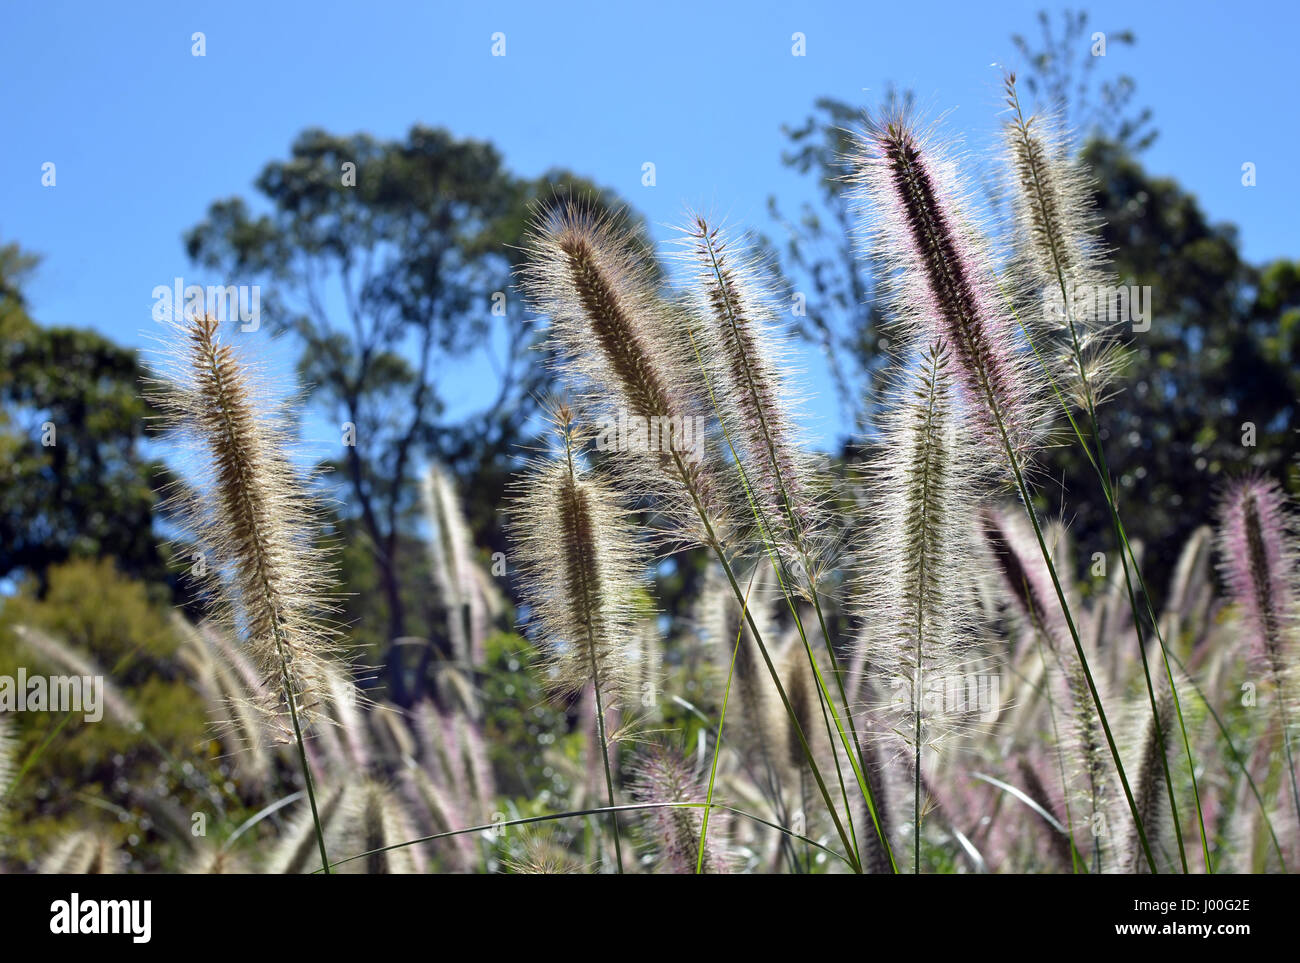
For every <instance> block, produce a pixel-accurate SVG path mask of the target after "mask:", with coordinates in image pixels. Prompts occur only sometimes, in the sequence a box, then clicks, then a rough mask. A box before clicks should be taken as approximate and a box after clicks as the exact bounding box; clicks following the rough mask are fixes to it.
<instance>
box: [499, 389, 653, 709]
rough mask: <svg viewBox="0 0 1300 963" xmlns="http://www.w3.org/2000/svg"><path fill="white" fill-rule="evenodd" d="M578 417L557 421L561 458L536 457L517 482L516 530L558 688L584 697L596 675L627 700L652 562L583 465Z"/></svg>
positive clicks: (526, 587) (525, 587)
mask: <svg viewBox="0 0 1300 963" xmlns="http://www.w3.org/2000/svg"><path fill="white" fill-rule="evenodd" d="M570 419H571V416H570V414H569V412H568V410H567V409H563V412H562V414H561V416H560V417H559V418H558V419H557V431H558V433H559V434H560V436H561V438H562V443H561V449H562V453H561V454H560V456H559V457H558V458H555V459H536V460H534V461H532V462H531V463H530V464H529V465H528V467H527V469H526V471H525V472H524V474H523V476H522V477H521V478H520V480H519V481H518V482H517V483H516V486H515V497H514V501H513V504H512V506H511V511H510V515H511V518H510V532H511V534H512V536H513V538H514V541H515V545H516V548H517V552H518V556H519V559H520V569H521V575H522V588H521V590H522V595H523V597H524V600H525V603H526V604H527V606H528V608H529V611H530V618H531V621H532V623H533V625H534V626H535V628H536V633H537V636H538V638H539V640H540V641H541V643H542V644H543V646H544V649H545V651H546V654H547V661H548V671H547V675H548V679H549V683H550V685H551V687H552V688H553V689H554V690H555V691H557V692H558V693H560V694H562V695H565V696H568V697H576V696H577V695H579V694H580V693H581V692H582V691H583V690H584V689H586V688H587V686H589V685H591V684H592V682H593V679H594V680H596V681H597V682H598V684H599V686H600V689H601V692H602V694H604V695H606V696H607V697H609V698H613V699H618V698H621V697H622V696H623V695H624V693H625V692H626V690H627V689H628V687H629V685H632V684H634V683H635V676H636V666H635V665H634V664H633V661H632V660H631V659H630V658H629V652H630V645H629V643H630V639H631V637H632V633H633V631H634V630H635V626H636V623H637V620H638V619H639V618H640V617H641V616H642V615H643V612H642V606H641V605H640V601H641V600H642V599H643V598H644V588H645V584H646V576H645V572H646V562H647V560H646V558H645V556H644V555H643V553H642V550H641V546H640V544H639V542H638V537H637V529H636V527H635V525H634V524H633V521H632V519H631V518H630V517H629V514H628V512H627V510H626V509H625V508H624V507H623V504H622V503H621V501H620V499H619V497H618V495H617V494H616V493H615V490H614V488H613V486H612V485H611V484H610V483H609V481H608V480H607V479H605V478H604V477H603V476H602V475H601V474H600V473H598V472H596V471H594V470H591V469H589V468H588V467H586V466H585V465H584V464H583V463H582V457H581V452H580V451H578V450H575V447H574V436H573V424H572V421H571V420H570Z"/></svg>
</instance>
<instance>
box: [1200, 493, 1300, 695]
mask: <svg viewBox="0 0 1300 963" xmlns="http://www.w3.org/2000/svg"><path fill="white" fill-rule="evenodd" d="M1294 528H1295V525H1294V521H1293V519H1292V518H1291V514H1290V511H1289V509H1288V505H1287V501H1286V496H1285V495H1284V494H1283V492H1282V489H1281V488H1280V487H1279V486H1278V484H1277V483H1276V482H1274V481H1272V480H1271V479H1265V478H1250V479H1246V480H1244V481H1241V482H1238V483H1237V484H1235V485H1234V486H1233V487H1232V488H1231V489H1230V490H1229V491H1228V493H1227V495H1226V497H1225V498H1224V499H1223V502H1222V504H1221V506H1220V509H1219V533H1218V534H1219V539H1218V540H1219V555H1220V566H1221V568H1222V572H1223V578H1224V581H1225V583H1226V584H1227V586H1228V590H1229V591H1230V593H1231V595H1232V599H1233V601H1235V602H1236V603H1237V605H1238V607H1239V608H1240V610H1241V616H1242V624H1243V626H1244V628H1245V630H1246V631H1245V636H1246V638H1247V639H1248V640H1249V642H1250V647H1251V650H1252V652H1253V653H1254V655H1255V657H1256V660H1257V661H1258V663H1259V664H1261V665H1262V666H1263V667H1264V668H1266V669H1267V670H1268V672H1269V673H1270V674H1271V675H1272V677H1273V679H1274V681H1276V682H1279V683H1280V682H1281V681H1282V679H1283V678H1284V676H1285V673H1286V671H1287V669H1288V667H1289V666H1290V665H1291V664H1292V661H1293V660H1294V658H1295V654H1296V651H1295V645H1296V631H1297V617H1298V616H1300V604H1297V583H1296V571H1297V567H1296V549H1295V544H1294V540H1295V533H1294Z"/></svg>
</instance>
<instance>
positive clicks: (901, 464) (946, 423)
mask: <svg viewBox="0 0 1300 963" xmlns="http://www.w3.org/2000/svg"><path fill="white" fill-rule="evenodd" d="M950 360H951V355H950V352H949V351H948V349H947V347H946V346H945V345H943V344H938V343H936V344H933V345H931V346H930V347H929V349H928V350H927V351H925V352H924V354H923V355H922V356H921V357H920V358H919V359H917V361H916V363H915V364H914V365H912V366H911V367H910V368H909V369H907V370H905V371H904V372H901V373H899V374H898V375H896V378H897V379H898V383H897V384H896V385H895V386H894V391H893V393H892V398H891V402H890V404H889V406H888V407H887V408H886V414H885V423H884V426H883V427H884V433H883V439H882V442H883V443H882V445H881V447H880V450H879V452H878V454H877V457H876V458H875V460H874V462H873V465H872V475H873V478H874V485H873V486H872V487H873V490H874V491H875V492H876V493H877V499H876V503H875V504H876V506H877V507H878V513H877V515H876V518H875V521H874V525H873V528H872V531H871V533H870V537H869V540H868V545H869V549H868V551H867V553H866V554H865V556H864V558H863V561H862V569H863V571H862V575H861V580H862V585H863V588H864V596H865V598H867V599H868V600H869V604H868V607H867V612H866V615H867V624H868V625H869V626H870V630H869V632H868V635H867V639H868V645H869V649H868V652H867V653H866V657H867V659H868V661H869V662H871V663H872V664H873V665H874V666H875V667H876V668H877V669H878V670H879V672H880V674H881V680H882V684H884V685H886V686H887V687H888V688H889V689H890V698H889V705H890V706H892V707H893V708H895V709H896V710H897V711H898V713H899V714H900V718H898V719H896V720H894V727H896V728H897V730H898V731H899V732H900V733H903V734H905V738H904V742H905V743H906V744H908V745H909V746H910V747H911V748H912V749H913V750H915V749H916V747H917V745H918V744H919V745H923V746H934V745H936V744H937V742H938V741H939V740H940V739H941V738H942V736H943V735H944V734H946V733H947V732H948V731H950V730H951V728H952V727H953V726H954V725H956V723H957V716H956V715H954V714H953V713H952V712H950V711H948V710H949V709H950V708H951V707H941V709H940V711H938V712H936V711H935V709H934V703H935V702H936V701H941V700H936V699H933V698H927V696H926V694H927V693H934V692H936V691H937V692H943V691H946V687H947V685H948V683H950V682H953V681H954V680H956V679H957V678H958V677H959V675H960V674H961V673H963V672H968V671H970V666H969V665H968V664H967V663H968V659H969V655H970V652H971V647H970V641H971V638H972V636H973V635H974V630H975V626H974V624H973V621H972V619H971V616H970V613H971V611H972V610H973V605H972V604H971V602H972V599H973V598H974V594H975V580H974V577H973V575H972V573H973V572H974V571H975V565H974V554H975V553H974V549H975V541H974V534H975V533H974V530H973V529H972V520H973V519H974V518H975V517H976V514H977V513H976V488H975V480H976V479H977V478H978V477H979V475H980V467H979V465H978V464H977V461H976V457H975V452H974V450H973V447H972V446H971V444H970V442H969V440H968V438H967V436H966V435H965V434H964V433H963V432H961V431H960V430H959V429H958V425H957V422H956V420H955V410H954V398H953V388H952V384H951V381H950V376H949V370H950ZM900 695H901V698H900ZM958 708H959V709H960V707H958ZM918 714H919V715H920V717H921V718H920V719H919V720H918V719H917V718H916V717H917V716H918ZM918 727H920V729H921V731H920V732H917V731H916V730H917V728H918Z"/></svg>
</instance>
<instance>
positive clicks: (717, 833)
mask: <svg viewBox="0 0 1300 963" xmlns="http://www.w3.org/2000/svg"><path fill="white" fill-rule="evenodd" d="M631 791H632V798H633V799H635V800H636V801H637V802H639V803H685V802H692V803H699V802H704V800H705V796H706V793H705V787H704V785H703V779H702V778H701V777H700V775H699V774H697V773H696V772H695V771H694V770H693V769H692V768H691V766H690V765H689V764H688V763H687V762H686V760H684V759H683V758H682V757H681V755H680V754H679V753H677V752H674V751H672V750H670V749H668V748H666V747H664V746H659V745H654V746H651V747H650V748H649V749H647V750H646V751H645V752H643V753H642V754H641V756H640V757H639V759H638V760H637V763H636V767H635V772H634V775H633V779H632V784H631ZM643 822H644V825H645V827H646V830H647V832H648V835H649V836H650V841H651V843H652V845H653V846H654V856H655V864H656V868H657V869H658V870H659V871H660V872H664V873H678V874H687V873H694V872H695V869H696V862H697V860H698V858H699V847H700V832H701V830H702V828H703V824H704V810H703V809H701V808H698V807H687V806H658V807H656V808H654V809H648V810H646V811H645V815H644V817H643ZM726 832H727V822H726V819H725V818H724V817H723V815H722V814H721V813H714V814H713V815H712V816H710V818H709V836H708V839H706V840H705V842H704V865H703V866H702V867H701V868H702V870H703V872H705V873H725V872H727V870H728V859H727V855H726V853H725V850H724V847H723V844H721V843H719V842H718V840H720V839H722V838H723V837H725V835H726Z"/></svg>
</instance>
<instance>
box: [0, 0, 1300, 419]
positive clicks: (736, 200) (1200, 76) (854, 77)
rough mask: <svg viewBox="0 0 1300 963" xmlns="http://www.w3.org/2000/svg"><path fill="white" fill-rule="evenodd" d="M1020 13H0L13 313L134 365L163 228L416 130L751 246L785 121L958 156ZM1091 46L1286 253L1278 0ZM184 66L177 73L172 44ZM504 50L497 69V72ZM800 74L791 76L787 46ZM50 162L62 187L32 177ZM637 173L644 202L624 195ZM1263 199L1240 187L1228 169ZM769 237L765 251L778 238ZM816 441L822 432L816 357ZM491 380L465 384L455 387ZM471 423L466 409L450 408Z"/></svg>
mask: <svg viewBox="0 0 1300 963" xmlns="http://www.w3.org/2000/svg"><path fill="white" fill-rule="evenodd" d="M1039 5H1040V4H1039V3H1038V2H1020V3H991V2H981V3H943V4H938V3H924V2H917V0H911V2H908V3H904V4H883V3H876V2H865V0H855V2H845V3H836V4H815V3H794V2H786V3H761V2H746V3H726V4H722V3H705V2H700V0H695V2H684V3H678V2H663V3H645V4H643V3H611V2H605V3H584V4H577V3H562V2H553V3H544V2H536V0H533V2H526V3H484V2H476V3H466V4H451V3H445V2H438V3H430V2H424V3H417V2H400V3H399V2H391V3H389V2H370V3H357V2H350V3H325V2H315V3H287V2H285V3H282V2H266V0H263V2H259V3H245V2H222V3H210V2H201V3H191V2H187V3H183V4H181V3H174V2H158V3H132V4H97V3H88V2H87V3H57V2H42V3H31V4H21V5H20V4H17V3H13V2H8V3H4V4H3V7H2V8H0V9H2V11H3V12H0V64H3V65H4V77H5V81H4V83H5V85H6V89H5V90H4V96H3V97H2V98H0V242H8V241H12V240H16V241H18V242H20V243H21V244H22V245H23V246H24V247H25V248H27V249H30V250H33V251H35V252H38V253H40V254H42V255H44V258H45V260H44V264H43V265H42V268H41V270H40V273H39V275H38V276H37V277H36V279H35V282H34V284H33V285H32V286H31V288H30V291H29V296H30V299H31V302H32V311H33V314H34V316H35V317H36V318H37V319H38V320H41V321H43V322H45V323H51V324H84V325H93V326H94V327H96V328H99V329H101V330H102V331H104V332H106V333H108V334H109V335H111V336H112V337H114V338H115V339H117V340H119V341H122V342H125V343H130V344H141V343H143V340H144V337H145V335H146V334H147V333H148V330H149V328H150V320H149V311H150V307H151V305H152V301H151V294H150V293H151V291H152V289H153V288H154V286H155V285H158V284H168V283H170V279H171V278H172V277H173V276H175V275H185V276H188V277H191V278H192V279H194V280H197V281H200V282H201V283H215V281H216V280H217V279H214V278H200V277H196V275H197V272H192V271H189V270H188V268H189V265H188V264H187V262H186V259H185V256H184V253H183V251H182V248H181V243H180V237H181V233H182V232H183V231H184V230H186V229H187V228H189V227H191V226H192V225H193V224H195V223H196V222H197V221H199V220H200V219H201V218H202V216H203V213H204V211H205V209H206V207H207V205H208V204H209V203H210V202H211V201H213V200H215V199H217V198H221V197H226V196H229V195H234V194H243V195H246V196H248V195H250V194H251V182H252V180H253V179H254V177H255V176H256V174H257V173H258V171H259V170H260V169H261V167H262V165H263V164H264V163H266V162H267V161H268V160H270V159H272V158H279V157H283V156H285V155H286V153H287V149H288V146H289V144H290V142H291V140H292V139H293V138H294V136H295V134H297V133H298V132H299V131H300V130H302V129H303V128H304V127H307V126H313V125H314V126H321V127H324V128H326V129H328V130H330V131H333V132H337V133H351V132H353V131H358V130H366V131H370V132H373V133H375V134H377V135H380V136H385V137H400V136H402V135H403V134H404V133H405V131H406V130H407V128H408V127H410V125H411V124H412V123H415V122H420V123H424V124H429V125H441V126H445V127H447V128H449V129H450V130H451V131H452V132H454V133H455V134H458V135H461V136H474V137H480V138H486V139H490V140H492V141H493V142H494V143H496V144H497V145H498V147H499V148H500V149H501V150H502V152H503V153H504V155H505V158H506V161H507V163H508V165H509V166H510V167H511V168H512V169H513V170H515V171H516V172H517V173H520V174H525V175H534V174H539V173H541V172H542V171H544V170H545V169H547V168H548V167H551V166H556V165H562V166H566V167H569V168H571V169H573V170H575V171H577V172H579V173H582V174H586V175H588V176H590V177H592V178H594V179H596V180H597V181H599V182H602V183H604V184H607V185H608V186H610V187H612V188H614V189H615V190H617V191H619V192H620V193H621V194H622V195H623V196H625V197H626V198H628V199H629V200H630V201H631V202H632V203H633V204H634V205H636V206H637V207H638V208H639V209H640V210H642V211H643V212H644V213H645V214H646V215H647V217H648V218H649V219H650V221H651V222H652V223H653V224H655V225H659V227H657V230H658V233H659V234H660V236H661V237H667V236H668V234H669V231H668V229H667V225H670V224H671V223H673V222H674V221H675V220H676V219H677V218H678V216H679V215H680V213H681V210H682V205H683V204H684V203H687V202H689V203H691V204H696V205H701V206H704V207H705V208H707V209H711V210H714V211H716V212H718V213H722V214H725V215H727V217H728V219H729V220H730V221H731V222H733V223H736V224H749V225H753V226H755V227H757V228H759V229H763V230H769V231H770V230H771V225H770V224H768V223H767V220H766V215H765V203H766V198H767V196H768V195H769V194H771V193H776V194H778V195H779V196H781V197H782V199H783V201H784V203H785V204H786V205H787V206H788V207H790V208H793V207H794V206H795V204H796V202H797V201H798V200H799V199H800V198H801V197H803V196H805V195H806V194H807V192H808V191H809V185H808V184H807V183H806V182H804V181H803V180H801V179H800V178H798V177H797V176H795V175H794V174H792V173H790V172H788V171H786V170H784V169H783V168H782V166H781V164H780V151H781V148H782V137H781V134H780V129H779V128H780V125H781V124H782V123H783V122H791V123H793V122H798V121H800V120H801V119H802V118H803V117H804V116H805V115H806V113H807V112H808V110H809V108H810V105H811V103H812V101H813V100H814V98H816V97H818V96H821V95H832V96H835V97H838V98H841V99H844V100H849V101H857V102H862V103H870V102H872V101H873V100H874V99H876V97H877V96H878V94H879V91H880V90H881V89H882V88H883V87H884V85H885V84H886V83H887V82H889V81H894V82H896V83H897V84H898V85H900V86H902V87H911V88H913V89H914V90H915V91H916V92H917V93H918V96H919V99H920V101H921V102H922V103H923V104H926V105H929V106H931V107H933V108H936V109H948V108H955V112H954V113H953V114H952V116H951V122H952V124H953V125H954V126H956V127H959V128H961V129H963V130H965V131H968V132H970V139H971V140H973V141H978V139H979V138H980V137H981V136H985V135H987V133H988V132H990V131H991V130H992V129H993V125H994V123H995V112H996V111H997V109H998V107H999V94H998V72H997V71H996V70H995V69H994V68H993V67H991V66H990V65H991V64H992V63H994V62H998V63H1008V64H1014V59H1013V50H1012V47H1011V44H1010V42H1009V39H1008V38H1009V35H1010V34H1011V32H1012V31H1016V30H1018V31H1021V32H1024V33H1026V34H1029V35H1031V36H1036V31H1037V25H1036V23H1035V20H1034V11H1035V10H1036V9H1037V7H1038V6H1039ZM1087 9H1088V10H1089V11H1090V13H1091V23H1092V26H1093V27H1094V28H1095V29H1102V30H1109V31H1117V30H1120V29H1122V28H1131V29H1133V30H1134V31H1135V32H1136V33H1137V36H1138V45H1137V46H1136V48H1124V47H1119V46H1112V47H1111V48H1110V50H1109V52H1108V59H1107V62H1106V64H1105V67H1104V69H1106V70H1108V71H1110V72H1112V73H1115V74H1118V73H1120V72H1127V73H1129V74H1131V75H1133V76H1134V77H1135V78H1136V80H1137V82H1138V95H1139V98H1138V99H1139V100H1140V101H1141V102H1144V103H1146V104H1149V105H1150V106H1151V107H1152V108H1153V109H1154V111H1155V120H1156V124H1157V126H1158V127H1159V129H1160V139H1159V141H1158V142H1157V144H1156V146H1155V147H1154V148H1153V149H1151V150H1150V151H1149V152H1148V153H1147V155H1146V156H1145V162H1146V163H1147V165H1148V166H1149V167H1150V168H1151V169H1153V170H1154V171H1157V172H1159V173H1165V174H1171V175H1173V176H1175V177H1177V178H1178V179H1179V180H1180V181H1181V182H1182V183H1183V184H1184V185H1185V186H1186V187H1187V188H1189V189H1190V190H1191V191H1193V192H1194V193H1195V194H1197V195H1198V196H1199V197H1200V199H1201V201H1202V203H1203V204H1204V206H1205V207H1206V208H1207V209H1208V210H1209V212H1210V213H1211V215H1212V217H1214V218H1215V219H1220V220H1229V221H1233V222H1236V223H1237V224H1238V225H1240V227H1241V232H1242V239H1243V242H1244V247H1245V252H1246V254H1247V256H1248V257H1249V258H1251V259H1255V260H1262V259H1266V258H1272V257H1277V256H1285V255H1290V256H1295V255H1297V254H1300V251H1297V249H1296V244H1295V233H1294V232H1295V224H1296V222H1297V215H1300V203H1298V201H1300V169H1298V166H1297V164H1296V160H1295V158H1296V154H1297V148H1300V132H1298V130H1297V124H1296V120H1297V116H1296V94H1297V83H1296V80H1295V68H1296V53H1295V38H1296V35H1297V27H1300V16H1298V15H1297V13H1296V5H1295V4H1294V3H1293V2H1282V0H1274V2H1264V3H1259V2H1256V3H1251V4H1249V5H1248V6H1247V7H1243V6H1241V5H1239V4H1233V3H1226V2H1222V3H1185V2H1184V3H1172V2H1170V3H1142V4H1133V3H1113V2H1105V3H1092V4H1089V5H1087ZM195 31H203V32H204V33H205V35H206V46H207V50H206V54H207V55H206V56H205V57H203V58H196V57H193V56H191V51H190V48H191V40H190V37H191V34H192V33H193V32H195ZM496 31H501V32H504V33H505V35H506V44H507V47H506V50H507V55H506V56H505V57H504V58H499V57H492V56H491V49H490V48H491V36H492V34H493V33H494V32H496ZM795 31H800V32H803V33H804V34H805V35H806V37H807V56H805V57H793V56H791V53H790V46H791V34H792V33H794V32H795ZM46 161H54V162H55V163H56V164H57V178H58V180H57V186H56V187H55V188H52V189H50V188H44V187H42V186H41V182H40V179H41V165H42V163H44V162H46ZM645 161H653V162H654V163H655V164H656V166H657V173H658V183H657V186H656V187H654V188H653V189H651V188H645V187H642V186H641V165H642V163H643V162H645ZM1243 161H1252V162H1254V163H1255V164H1256V165H1257V169H1258V182H1259V186H1258V187H1257V188H1255V189H1253V190H1247V189H1244V188H1242V187H1241V185H1240V177H1241V164H1242V162H1243ZM778 239H779V238H778ZM805 362H806V364H807V366H808V367H809V369H810V375H811V377H812V378H813V380H814V383H813V385H812V390H813V391H814V392H816V393H817V394H818V395H819V396H820V398H819V400H818V401H817V402H816V403H815V404H814V406H813V407H814V409H815V411H816V412H817V413H818V414H819V415H821V416H822V417H821V423H820V426H819V427H820V432H821V437H822V440H823V441H829V440H830V439H831V438H833V436H834V435H835V434H837V433H838V430H839V426H838V423H837V422H836V421H835V419H834V405H833V402H832V399H831V397H830V395H831V391H830V388H829V385H825V384H818V383H816V382H817V381H818V380H819V379H820V378H821V377H822V376H823V369H822V366H821V365H820V363H819V361H818V359H816V358H815V357H809V358H807V359H805ZM483 370H486V368H485V366H484V365H483V364H481V363H475V364H471V365H469V366H468V367H465V368H463V369H462V371H461V373H460V374H459V375H456V376H454V377H459V378H462V379H464V378H466V377H467V374H466V372H469V375H468V376H469V377H472V376H473V373H474V372H475V371H479V372H481V371H483ZM445 393H447V394H455V395H461V396H462V397H463V398H465V399H469V400H467V401H464V402H463V403H465V404H469V403H472V399H473V397H474V393H473V392H472V391H455V390H453V391H445Z"/></svg>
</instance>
